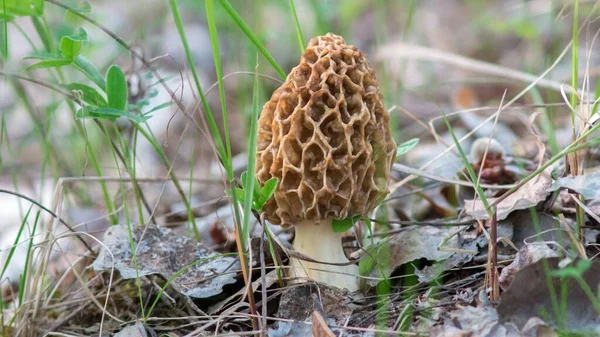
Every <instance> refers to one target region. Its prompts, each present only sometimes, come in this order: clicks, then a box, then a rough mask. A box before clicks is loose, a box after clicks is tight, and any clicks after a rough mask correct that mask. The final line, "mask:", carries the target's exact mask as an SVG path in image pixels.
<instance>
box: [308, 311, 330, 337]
mask: <svg viewBox="0 0 600 337" xmlns="http://www.w3.org/2000/svg"><path fill="white" fill-rule="evenodd" d="M311 332H312V335H313V337H336V336H335V334H334V333H333V331H331V329H330V328H329V326H328V325H327V322H325V319H324V318H323V316H321V314H319V312H318V311H317V310H314V311H313V313H312V329H311Z"/></svg>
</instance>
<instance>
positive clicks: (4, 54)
mask: <svg viewBox="0 0 600 337" xmlns="http://www.w3.org/2000/svg"><path fill="white" fill-rule="evenodd" d="M2 9H3V11H2V12H3V13H4V14H6V13H7V11H6V0H2ZM2 24H3V26H4V32H3V33H4V41H2V42H3V44H2V57H3V58H4V60H8V20H2Z"/></svg>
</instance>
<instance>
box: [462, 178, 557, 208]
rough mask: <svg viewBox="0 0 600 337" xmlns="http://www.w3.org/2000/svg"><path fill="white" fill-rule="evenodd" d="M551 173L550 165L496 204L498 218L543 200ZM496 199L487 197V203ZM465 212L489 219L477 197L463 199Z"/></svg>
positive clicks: (491, 202)
mask: <svg viewBox="0 0 600 337" xmlns="http://www.w3.org/2000/svg"><path fill="white" fill-rule="evenodd" d="M551 173H552V166H550V167H548V168H547V169H545V170H544V171H542V172H541V173H540V174H539V175H538V176H537V177H535V178H533V179H531V180H530V181H528V182H527V183H526V184H525V185H523V186H521V188H519V189H518V190H517V191H516V192H515V193H513V194H511V195H509V196H508V197H507V198H506V199H504V200H502V201H501V202H500V203H498V205H496V209H497V218H498V220H504V219H506V217H507V216H508V215H509V214H510V213H512V212H513V211H516V210H520V209H528V208H530V207H534V206H536V205H537V204H539V203H540V202H542V201H544V200H545V199H546V197H547V196H548V195H549V194H550V192H549V188H550V186H552V176H551ZM496 200H497V198H489V199H488V203H489V204H493V203H494V202H495V201H496ZM465 213H466V214H467V215H469V216H471V217H473V218H474V219H477V220H489V216H488V213H487V210H486V208H485V206H484V205H483V203H482V202H481V200H479V199H477V200H465Z"/></svg>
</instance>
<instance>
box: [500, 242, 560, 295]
mask: <svg viewBox="0 0 600 337" xmlns="http://www.w3.org/2000/svg"><path fill="white" fill-rule="evenodd" d="M548 257H558V254H557V253H556V252H555V251H553V250H552V249H551V248H550V247H548V245H546V244H545V243H532V244H528V245H525V246H523V248H521V249H520V250H519V252H518V253H517V256H516V257H515V260H514V261H513V262H512V263H511V264H509V265H508V266H507V267H506V268H504V269H502V273H500V278H499V281H500V287H501V288H502V290H506V289H507V288H508V286H509V285H510V283H511V282H512V280H513V278H514V277H515V275H516V274H517V272H518V271H519V270H521V269H523V268H525V267H527V266H528V265H530V264H532V263H535V262H537V261H539V260H541V259H543V258H548Z"/></svg>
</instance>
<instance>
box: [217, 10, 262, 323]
mask: <svg viewBox="0 0 600 337" xmlns="http://www.w3.org/2000/svg"><path fill="white" fill-rule="evenodd" d="M206 18H207V21H208V32H209V35H210V41H211V46H212V52H213V59H214V62H215V71H216V73H217V83H218V86H219V98H220V100H221V112H222V114H223V130H224V134H225V145H226V151H227V152H226V153H225V157H224V158H223V161H224V164H225V171H226V174H227V181H228V182H229V189H230V194H231V200H232V203H233V205H232V206H233V211H234V216H235V235H236V245H237V246H238V254H239V256H240V263H241V265H242V275H243V277H244V282H245V284H246V286H247V287H248V294H247V295H248V304H249V306H250V312H251V313H252V315H253V318H252V325H253V327H254V328H255V329H257V328H258V327H259V324H258V319H257V318H256V306H255V304H254V294H253V291H252V279H251V276H250V267H249V264H248V260H249V257H247V255H246V251H247V248H248V242H247V240H248V226H245V225H243V224H242V221H241V215H240V209H239V205H238V200H237V193H236V191H235V186H236V184H235V177H234V173H233V166H232V154H231V140H230V137H229V123H228V114H227V104H226V99H225V86H224V85H223V70H222V66H221V55H220V48H219V40H218V35H217V24H216V21H215V14H214V3H213V0H206ZM251 146H252V145H251ZM250 155H252V152H250ZM253 172H254V171H253ZM251 200H252V199H250V201H251ZM248 210H251V208H249V209H248ZM246 220H247V219H244V221H246Z"/></svg>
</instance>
